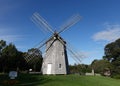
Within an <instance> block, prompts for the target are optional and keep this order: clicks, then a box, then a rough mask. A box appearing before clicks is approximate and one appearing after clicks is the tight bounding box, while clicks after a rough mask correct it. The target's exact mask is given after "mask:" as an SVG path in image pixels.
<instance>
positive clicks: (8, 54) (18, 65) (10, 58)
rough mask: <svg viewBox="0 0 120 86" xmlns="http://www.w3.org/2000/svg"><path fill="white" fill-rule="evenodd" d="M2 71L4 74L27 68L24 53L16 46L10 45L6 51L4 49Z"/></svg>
mask: <svg viewBox="0 0 120 86" xmlns="http://www.w3.org/2000/svg"><path fill="white" fill-rule="evenodd" d="M1 58H2V63H1V65H2V70H3V72H9V71H11V70H18V69H21V70H22V69H24V68H25V66H26V65H25V63H26V62H25V60H24V58H23V55H22V52H20V51H18V50H17V48H16V47H15V45H13V44H12V43H10V44H9V45H7V46H6V47H5V48H4V49H2V57H1Z"/></svg>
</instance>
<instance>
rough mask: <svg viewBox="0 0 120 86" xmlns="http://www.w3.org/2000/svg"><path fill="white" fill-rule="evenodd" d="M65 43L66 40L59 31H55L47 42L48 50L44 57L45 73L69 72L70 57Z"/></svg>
mask: <svg viewBox="0 0 120 86" xmlns="http://www.w3.org/2000/svg"><path fill="white" fill-rule="evenodd" d="M60 40H61V41H60ZM61 42H62V43H61ZM65 44H66V42H65V41H64V40H63V39H62V38H61V37H60V36H59V35H58V34H57V33H54V35H53V36H52V37H51V38H50V39H49V40H48V41H47V42H46V48H47V49H48V50H46V54H45V57H44V59H43V65H42V72H43V74H68V72H69V69H68V58H67V52H66V46H65Z"/></svg>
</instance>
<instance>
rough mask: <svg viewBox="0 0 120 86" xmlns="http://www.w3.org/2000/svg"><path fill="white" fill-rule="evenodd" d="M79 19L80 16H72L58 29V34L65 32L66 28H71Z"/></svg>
mask: <svg viewBox="0 0 120 86" xmlns="http://www.w3.org/2000/svg"><path fill="white" fill-rule="evenodd" d="M80 19H81V16H80V15H78V14H77V15H74V16H72V17H71V18H70V19H69V20H68V21H66V22H65V23H64V24H63V25H62V26H61V27H60V31H59V32H58V34H59V33H61V32H63V31H65V30H67V29H68V28H70V27H71V26H73V25H74V24H76V23H77V22H78V21H79V20H80Z"/></svg>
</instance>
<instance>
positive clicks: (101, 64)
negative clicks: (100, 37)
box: [91, 59, 112, 74]
mask: <svg viewBox="0 0 120 86" xmlns="http://www.w3.org/2000/svg"><path fill="white" fill-rule="evenodd" d="M91 67H92V69H94V71H95V73H100V74H103V73H104V70H106V69H109V70H110V69H112V65H111V64H110V62H109V61H107V60H104V59H102V60H94V61H93V62H92V63H91Z"/></svg>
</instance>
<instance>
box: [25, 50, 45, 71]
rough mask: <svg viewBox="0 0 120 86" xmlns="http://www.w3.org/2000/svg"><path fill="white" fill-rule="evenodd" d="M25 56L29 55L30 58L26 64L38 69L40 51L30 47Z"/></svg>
mask: <svg viewBox="0 0 120 86" xmlns="http://www.w3.org/2000/svg"><path fill="white" fill-rule="evenodd" d="M27 56H29V57H30V58H29V59H30V60H29V61H28V65H29V66H30V68H32V69H33V70H34V71H40V70H41V67H42V60H43V58H42V52H41V51H40V50H39V49H37V48H31V49H29V50H28V52H27Z"/></svg>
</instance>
